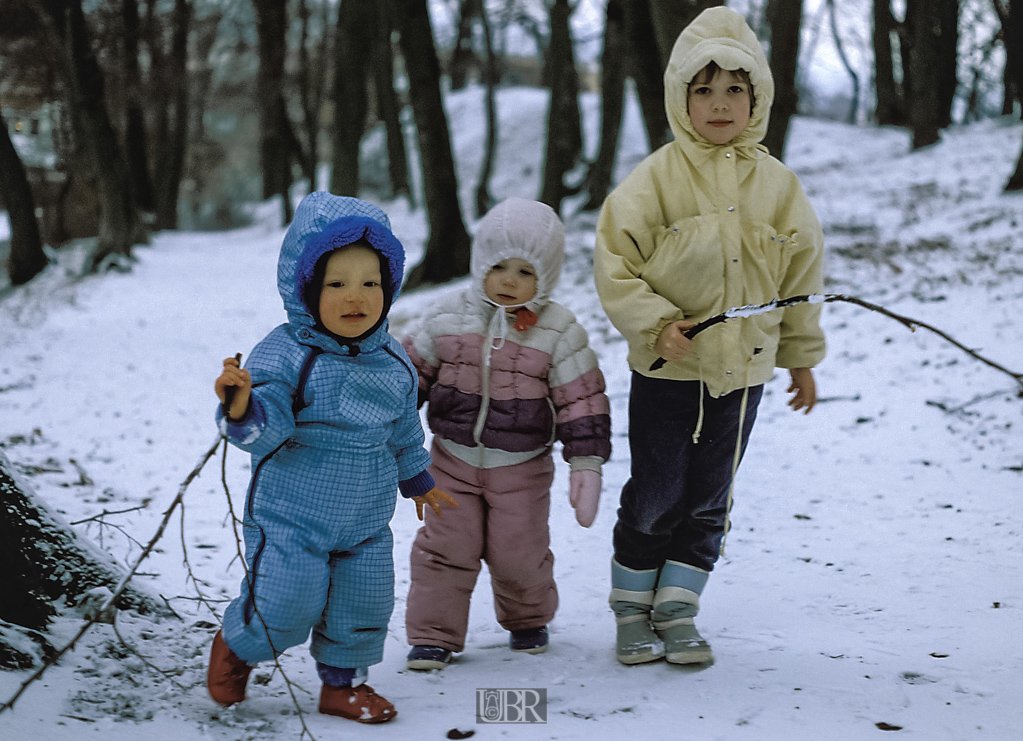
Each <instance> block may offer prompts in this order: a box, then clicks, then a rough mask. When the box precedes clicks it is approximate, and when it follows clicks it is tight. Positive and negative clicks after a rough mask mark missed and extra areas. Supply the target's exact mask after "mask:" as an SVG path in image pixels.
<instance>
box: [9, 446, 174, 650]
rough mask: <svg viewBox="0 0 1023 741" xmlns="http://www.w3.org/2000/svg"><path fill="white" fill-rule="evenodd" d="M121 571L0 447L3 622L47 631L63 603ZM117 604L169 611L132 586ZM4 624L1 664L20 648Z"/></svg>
mask: <svg viewBox="0 0 1023 741" xmlns="http://www.w3.org/2000/svg"><path fill="white" fill-rule="evenodd" d="M122 576H123V569H121V567H120V566H119V565H118V564H117V563H116V562H115V561H114V560H113V559H112V558H111V557H110V556H109V555H108V554H107V553H105V552H104V551H102V550H100V549H99V548H98V547H97V546H96V545H95V544H93V543H92V542H90V541H88V540H85V539H83V538H81V537H80V536H79V535H78V534H77V533H75V532H74V531H73V530H72V529H71V527H70V525H68V524H67V523H66V522H65V521H64V520H63V519H62V518H61V517H60V516H59V515H57V514H56V513H54V512H53V511H52V510H50V509H49V507H47V506H46V504H45V503H44V502H43V501H42V499H40V497H39V496H38V495H37V494H36V492H35V491H34V490H33V489H32V488H31V486H30V485H29V484H28V482H26V481H25V480H24V479H23V478H21V477H20V476H19V475H18V473H17V472H16V470H15V468H14V466H13V465H12V464H11V462H10V460H9V459H8V458H7V457H6V456H5V455H4V454H3V452H0V595H3V599H2V600H0V621H3V623H9V624H13V625H14V626H21V627H23V628H27V629H28V630H29V631H43V630H45V628H46V626H47V624H48V623H49V621H50V618H52V617H53V616H55V615H56V614H57V613H58V611H59V610H60V607H61V605H62V604H63V605H75V604H78V603H79V602H80V601H81V600H82V599H83V598H84V597H85V596H86V595H87V594H88V593H89V592H90V591H91V590H93V589H96V588H99V587H106V588H107V589H111V590H113V589H114V588H116V586H117V584H118V583H119V582H120V580H121V578H122ZM115 605H116V606H117V608H118V609H130V610H135V611H137V612H140V613H143V614H161V615H166V614H170V611H169V610H168V608H166V607H165V606H164V605H163V604H161V603H160V602H159V601H158V598H157V597H155V596H153V595H150V594H147V593H145V592H142V591H139V590H136V589H133V588H132V587H131V586H130V585H129V587H128V589H126V590H125V591H124V593H123V594H122V595H121V596H120V598H119V599H118V600H117V601H116V603H115ZM0 627H4V628H6V629H5V630H0V663H2V657H3V656H4V654H5V653H10V652H11V651H12V650H16V647H15V646H12V640H11V636H10V634H9V631H10V626H2V623H0ZM4 649H8V651H6V652H5V651H4Z"/></svg>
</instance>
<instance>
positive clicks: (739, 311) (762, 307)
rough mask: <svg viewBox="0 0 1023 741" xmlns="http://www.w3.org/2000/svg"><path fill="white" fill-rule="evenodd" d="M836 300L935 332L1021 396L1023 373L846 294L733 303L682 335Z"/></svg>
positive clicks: (926, 326) (654, 367)
mask: <svg viewBox="0 0 1023 741" xmlns="http://www.w3.org/2000/svg"><path fill="white" fill-rule="evenodd" d="M836 301H844V302H845V303H849V304H855V305H856V306H862V307H863V308H864V309H868V310H869V311H874V312H877V313H878V314H883V315H884V316H886V317H889V318H890V319H894V320H895V321H897V322H899V323H900V324H903V325H905V326H906V327H907V328H908V329H909V331H910V332H915V331H916V328H917V327H920V328H922V329H926V330H928V331H930V332H933V333H934V334H936V335H938V337H940V338H941V339H943V340H945V341H946V342H949V343H951V344H953V345H955V346H956V347H958V348H959V349H960V350H962V351H963V352H965V353H966V354H967V355H970V356H971V357H974V358H976V359H977V360H979V361H980V362H982V363H984V364H985V365H987V366H990V367H991V368H994V369H995V370H997V371H999V372H1001V373H1004V374H1006V375H1007V376H1009V377H1010V378H1011V379H1012V380H1014V381H1015V382H1016V385H1017V386H1019V390H1018V394H1017V395H1018V396H1020V397H1021V398H1023V373H1018V372H1016V371H1012V370H1009V369H1008V368H1006V367H1005V366H1003V365H1001V364H999V363H996V362H995V361H993V360H991V359H989V358H986V357H984V356H983V355H981V354H980V353H978V352H977V351H976V350H973V349H972V348H969V347H967V346H966V345H964V344H962V343H961V342H959V341H958V340H956V339H955V338H954V337H951V336H950V335H948V334H947V333H945V332H944V331H942V330H940V329H938V328H937V327H935V326H933V325H930V324H928V323H927V322H922V321H920V320H919V319H911V318H910V317H908V316H903V315H902V314H896V313H895V312H894V311H890V310H888V309H886V308H884V307H883V306H878V305H877V304H872V303H870V302H869V301H864V300H863V299H861V298H856V297H855V296H846V295H844V294H841V293H824V294H821V293H810V294H803V295H800V296H790V297H789V298H779V299H775V300H774V301H768V302H767V303H766V304H752V305H749V306H736V307H733V308H731V309H729V310H728V311H725V312H722V313H721V314H716V315H715V316H712V317H710V318H709V319H704V320H703V321H702V322H700V323H699V324H697V325H696V326H695V327H692V328H691V329H689V330H688V331H686V332H685V336H686V337H688V338H689V339H692V338H693V337H695V336H696V335H698V334H699V333H700V332H702V331H703V330H705V329H708V328H709V327H713V326H714V325H715V324H721V323H722V322H727V321H728V320H729V319H745V318H747V317H751V316H759V315H761V314H766V313H767V312H769V311H775V310H777V309H784V308H786V307H788V306H795V305H796V304H826V303H832V302H836ZM665 362H666V361H665V360H664V359H663V358H658V359H657V360H655V361H654V362H653V364H652V365H651V366H650V370H652V371H655V370H658V369H659V368H662V367H663V366H664V363H665Z"/></svg>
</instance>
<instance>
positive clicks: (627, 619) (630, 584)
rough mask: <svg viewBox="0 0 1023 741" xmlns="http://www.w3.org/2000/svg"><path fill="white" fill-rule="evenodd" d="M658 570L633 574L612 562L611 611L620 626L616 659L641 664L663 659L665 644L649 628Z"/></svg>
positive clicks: (633, 572)
mask: <svg viewBox="0 0 1023 741" xmlns="http://www.w3.org/2000/svg"><path fill="white" fill-rule="evenodd" d="M656 583H657V569H648V570H646V571H634V570H633V569H629V568H626V567H625V566H622V565H621V564H620V563H618V562H617V561H615V560H614V559H613V558H612V559H611V596H610V598H609V599H608V601H609V602H610V603H611V610H612V611H613V612H614V614H615V623H616V624H617V626H618V639H617V645H616V647H615V657H616V658H617V659H618V661H620V662H621V663H623V664H642V663H644V662H647V661H656V660H657V659H659V658H661V657H662V656H664V644H663V643H662V642H661V639H660V638H658V637H657V634H656V633H654V631H653V628H652V627H651V625H650V608H651V607H652V606H653V602H654V585H655V584H656Z"/></svg>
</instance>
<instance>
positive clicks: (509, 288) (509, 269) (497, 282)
mask: <svg viewBox="0 0 1023 741" xmlns="http://www.w3.org/2000/svg"><path fill="white" fill-rule="evenodd" d="M483 291H484V293H486V294H487V298H489V299H490V300H491V301H493V302H494V303H495V304H499V305H500V306H521V305H522V304H524V303H526V302H527V301H529V300H530V299H532V298H533V297H534V296H536V270H535V269H534V268H533V266H532V265H531V264H530V263H528V262H526V261H525V260H523V259H521V258H518V257H510V258H508V259H507V260H501V262H499V263H497V265H495V266H494V267H492V268H490V272H488V273H487V275H486V277H485V278H484V279H483Z"/></svg>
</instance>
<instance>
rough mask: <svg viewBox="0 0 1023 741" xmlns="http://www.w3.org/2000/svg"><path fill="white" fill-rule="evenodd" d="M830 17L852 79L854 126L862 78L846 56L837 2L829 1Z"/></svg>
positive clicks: (843, 63) (851, 109)
mask: <svg viewBox="0 0 1023 741" xmlns="http://www.w3.org/2000/svg"><path fill="white" fill-rule="evenodd" d="M828 17H829V18H830V20H831V35H832V37H833V38H834V39H835V51H836V52H838V58H839V60H840V61H841V62H842V66H843V67H845V71H846V72H848V73H849V77H850V78H851V79H852V88H853V94H852V103H850V104H849V123H852V124H854V123H856V114H857V113H858V112H859V109H860V76H859V75H858V74H857V73H856V69H855V68H854V67H853V66H852V63H851V62H850V61H849V57H848V56H846V53H845V46H844V45H843V43H842V35H841V34H840V33H839V32H838V17H837V11H836V10H835V0H828ZM772 115H773V114H772Z"/></svg>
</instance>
